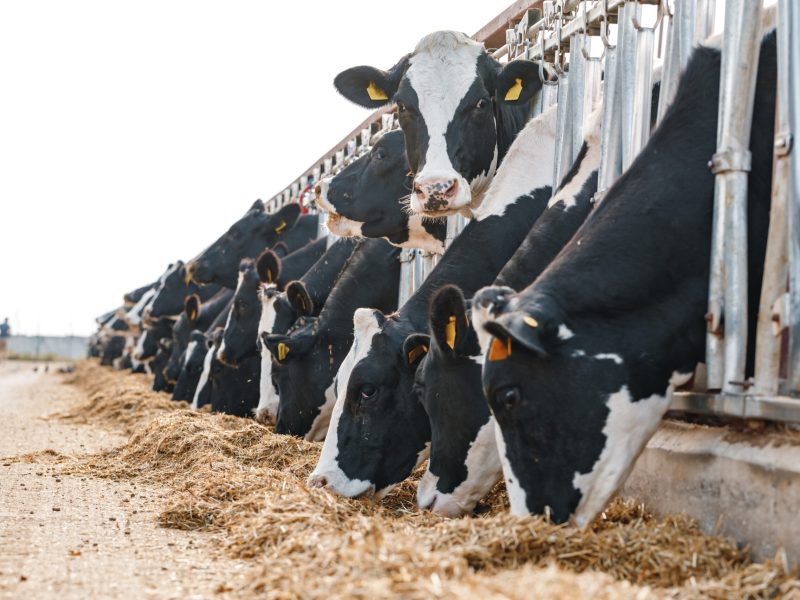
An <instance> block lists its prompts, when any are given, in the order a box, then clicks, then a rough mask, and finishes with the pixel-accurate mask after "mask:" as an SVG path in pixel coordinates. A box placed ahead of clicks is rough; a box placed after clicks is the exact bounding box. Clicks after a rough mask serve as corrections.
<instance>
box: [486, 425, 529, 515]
mask: <svg viewBox="0 0 800 600" xmlns="http://www.w3.org/2000/svg"><path fill="white" fill-rule="evenodd" d="M492 421H493V423H494V436H495V441H496V442H497V454H498V455H499V456H500V464H501V465H502V467H503V477H504V479H505V481H506V491H507V492H508V502H509V504H510V505H511V514H512V515H514V516H517V517H523V516H525V515H527V514H528V513H529V511H528V501H527V495H526V494H525V490H524V489H522V486H521V485H520V484H519V477H517V476H516V475H515V474H514V469H513V468H512V467H511V461H509V460H508V456H507V455H506V442H505V440H504V439H503V431H502V430H501V429H500V425H498V424H497V421H495V420H494V419H492Z"/></svg>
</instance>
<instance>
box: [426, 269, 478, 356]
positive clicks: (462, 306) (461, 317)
mask: <svg viewBox="0 0 800 600" xmlns="http://www.w3.org/2000/svg"><path fill="white" fill-rule="evenodd" d="M430 329H431V333H432V334H433V337H434V339H435V340H436V344H437V346H438V347H439V348H441V349H442V351H444V352H447V351H451V352H455V353H456V354H464V347H465V346H466V343H467V336H468V335H469V332H470V322H469V318H468V317H467V305H466V302H465V301H464V295H463V294H462V293H461V290H460V289H458V287H456V286H454V285H446V286H444V287H442V288H441V289H440V290H439V291H437V292H436V293H435V294H434V296H433V299H432V300H431V312H430Z"/></svg>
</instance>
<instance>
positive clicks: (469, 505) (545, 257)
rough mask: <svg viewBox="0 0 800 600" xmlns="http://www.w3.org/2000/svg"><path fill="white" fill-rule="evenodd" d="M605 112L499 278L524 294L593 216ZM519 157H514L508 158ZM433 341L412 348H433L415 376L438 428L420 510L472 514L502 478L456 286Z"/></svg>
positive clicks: (478, 362)
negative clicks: (582, 225) (586, 220)
mask: <svg viewBox="0 0 800 600" xmlns="http://www.w3.org/2000/svg"><path fill="white" fill-rule="evenodd" d="M601 116H602V114H601V111H597V112H596V113H595V114H594V115H592V116H591V117H590V118H589V120H588V126H587V131H586V132H585V135H584V143H583V145H582V146H581V149H580V152H579V153H578V156H577V157H576V159H575V163H574V164H573V166H572V168H570V170H569V172H568V173H567V174H566V175H565V176H564V179H563V180H562V182H561V185H560V187H559V190H558V191H557V192H556V193H555V194H554V195H553V197H552V198H551V199H550V200H549V202H548V205H547V209H546V210H545V211H544V212H543V213H542V216H541V217H539V219H538V220H537V221H536V223H534V225H533V227H532V228H531V230H530V232H528V235H527V236H526V237H525V240H524V241H523V242H522V244H521V245H520V247H519V248H518V249H517V251H516V252H515V253H514V255H513V256H512V257H511V260H509V261H508V262H507V263H506V265H505V266H504V267H503V269H502V270H501V271H500V273H499V274H498V276H497V278H496V279H495V282H494V283H495V285H506V286H509V287H512V288H514V289H522V288H524V287H525V286H526V285H527V284H528V283H530V282H531V281H532V280H534V279H535V278H536V277H537V276H538V275H539V273H541V272H542V271H543V270H544V268H545V267H546V266H547V264H548V263H549V262H550V261H551V260H552V259H553V258H554V257H555V255H556V254H557V253H558V251H559V250H560V249H561V248H562V247H563V246H564V244H566V242H567V241H569V239H570V238H571V237H572V235H573V234H574V233H575V231H576V230H577V228H578V227H579V226H580V224H581V223H582V222H583V221H584V220H585V219H586V217H587V215H588V214H589V212H590V211H591V207H592V202H593V198H594V194H595V192H596V191H597V174H598V168H599V165H600V124H601ZM511 160H513V159H512V157H509V158H508V159H507V163H506V164H509V162H508V161H511ZM429 329H430V336H428V335H425V334H417V336H418V337H417V338H416V339H410V340H407V342H406V344H407V345H409V348H413V347H420V346H425V347H427V348H429V350H428V351H427V352H426V353H425V355H424V357H423V358H422V359H421V361H420V364H419V366H418V367H417V370H416V373H415V375H414V394H415V396H416V398H415V399H414V400H415V401H414V402H412V403H411V404H410V405H409V410H415V409H416V410H418V411H423V410H424V411H425V413H427V417H428V420H429V421H430V428H431V453H430V460H429V461H428V468H427V469H426V471H425V474H424V476H423V477H422V479H421V480H420V482H419V485H418V487H417V503H418V504H419V506H420V508H423V509H430V510H432V511H433V512H436V513H440V514H444V515H447V516H456V515H459V514H463V513H468V512H471V511H472V510H473V509H474V507H475V505H476V504H477V502H478V500H480V499H481V498H482V497H483V496H484V495H486V494H487V493H488V492H489V490H491V488H492V487H493V486H494V484H495V483H496V482H497V481H498V480H499V479H500V478H501V477H502V470H501V465H500V457H499V455H498V454H497V446H496V442H495V425H494V419H493V418H491V415H490V413H489V407H488V403H487V401H486V397H485V396H484V395H483V386H482V384H481V367H482V365H483V362H484V353H483V352H482V351H481V348H480V345H479V343H478V338H477V336H476V332H475V330H474V329H473V328H472V326H471V321H470V311H469V310H468V307H467V303H466V301H465V300H464V297H463V295H462V293H461V291H460V290H459V289H458V288H456V287H455V286H445V287H443V288H441V289H440V290H439V291H438V292H437V293H436V294H435V295H434V297H433V299H432V301H431V309H430V327H429Z"/></svg>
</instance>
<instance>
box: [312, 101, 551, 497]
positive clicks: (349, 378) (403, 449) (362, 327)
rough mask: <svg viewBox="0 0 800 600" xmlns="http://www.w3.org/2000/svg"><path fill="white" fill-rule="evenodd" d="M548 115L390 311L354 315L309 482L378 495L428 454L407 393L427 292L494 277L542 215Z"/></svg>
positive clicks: (468, 288) (523, 137)
mask: <svg viewBox="0 0 800 600" xmlns="http://www.w3.org/2000/svg"><path fill="white" fill-rule="evenodd" d="M555 116H556V111H555V110H554V109H548V110H547V111H545V113H543V114H542V115H540V116H539V117H537V118H536V119H533V120H531V121H530V123H528V125H527V126H526V127H525V129H524V130H523V131H522V132H521V133H520V135H519V136H518V137H517V139H516V141H515V142H514V145H513V146H512V148H511V150H510V151H509V155H508V157H507V158H506V161H505V162H504V164H503V167H502V168H501V169H500V171H499V172H498V174H497V176H496V177H495V178H494V180H493V181H492V184H491V186H490V189H489V191H488V192H487V198H486V200H485V201H484V202H483V204H482V205H481V207H480V209H479V210H478V211H477V214H476V217H475V219H474V220H473V221H471V222H470V223H469V224H468V225H467V226H466V228H465V229H464V231H463V232H462V233H461V234H460V235H459V236H458V237H457V238H456V239H455V240H454V241H453V243H452V245H451V246H450V247H449V248H448V249H447V251H446V252H445V253H444V255H443V256H442V259H441V260H440V261H439V263H438V264H437V265H436V267H435V268H434V270H433V271H432V272H431V274H430V275H429V276H428V277H427V279H426V280H425V281H424V282H423V283H422V285H421V286H420V287H419V288H418V289H417V291H416V292H415V293H414V294H413V295H412V296H411V298H410V299H409V300H408V301H407V302H406V304H405V305H404V306H402V307H401V308H400V310H399V312H398V313H397V314H396V315H388V316H386V315H384V314H382V313H380V312H378V311H374V310H369V309H361V310H359V311H357V312H356V314H355V317H354V319H353V321H354V325H355V337H356V341H355V342H354V344H353V348H352V351H351V353H350V354H349V355H348V357H347V359H345V361H344V362H343V364H342V368H341V369H340V370H339V373H338V375H337V382H336V393H337V398H336V406H335V408H334V411H333V416H332V419H331V424H330V427H329V429H328V435H327V436H326V438H325V444H324V446H323V450H322V455H321V456H320V460H319V464H318V465H317V467H316V468H315V470H314V472H313V473H312V475H311V477H310V479H309V483H310V484H311V485H317V486H326V487H328V488H330V489H331V490H333V491H334V492H336V493H338V494H341V495H344V496H357V495H360V494H362V493H364V492H366V491H368V490H370V489H373V490H375V491H376V492H377V493H378V494H379V495H383V494H385V493H386V492H388V491H389V489H391V487H392V486H394V485H395V484H396V483H398V482H400V481H402V480H403V479H405V478H406V477H408V476H409V475H410V474H411V471H412V470H413V469H414V467H415V466H416V465H417V464H418V463H419V462H420V460H422V459H424V458H425V457H426V456H427V452H428V446H429V444H430V440H431V430H430V424H429V421H428V417H427V415H426V414H425V412H424V411H419V410H418V404H417V401H416V398H415V397H414V392H413V383H414V372H415V370H416V367H417V366H418V364H419V360H420V358H421V357H422V356H423V355H424V352H425V349H426V346H425V344H424V343H417V344H412V343H411V342H413V341H414V340H415V339H416V340H418V338H417V336H416V335H415V334H419V333H423V332H425V331H427V329H428V309H429V305H430V300H431V298H432V297H433V294H434V293H435V292H436V290H438V289H439V288H440V287H442V286H443V285H446V284H454V285H458V286H459V287H460V288H461V289H463V290H464V294H466V295H468V296H469V295H472V294H473V293H474V292H475V291H476V290H478V289H479V288H480V287H482V286H483V285H485V283H484V282H490V281H494V278H495V277H496V276H497V273H498V272H499V271H500V269H501V268H502V267H503V265H505V263H506V262H507V261H508V260H509V259H510V258H511V256H512V255H513V254H514V251H515V250H516V249H517V247H518V246H519V245H520V243H522V240H523V239H524V238H525V236H526V234H527V233H528V231H529V230H530V228H531V227H532V225H533V223H534V222H535V221H536V220H537V219H538V218H539V216H540V215H541V214H542V212H543V211H544V209H545V207H546V205H547V202H548V200H549V198H550V196H551V191H552V188H551V180H552V176H553V155H554V148H555ZM409 336H411V337H409ZM407 338H409V343H405V342H406V339H407ZM418 341H419V340H418Z"/></svg>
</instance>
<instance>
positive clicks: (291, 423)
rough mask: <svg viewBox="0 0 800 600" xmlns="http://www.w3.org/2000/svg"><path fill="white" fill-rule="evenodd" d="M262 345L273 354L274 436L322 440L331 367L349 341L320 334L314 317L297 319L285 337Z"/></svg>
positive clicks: (327, 417)
mask: <svg viewBox="0 0 800 600" xmlns="http://www.w3.org/2000/svg"><path fill="white" fill-rule="evenodd" d="M262 341H263V343H264V345H265V347H266V348H268V349H269V351H270V353H271V354H272V358H273V364H272V382H273V386H274V389H275V390H276V391H277V394H278V398H279V400H278V409H277V415H276V422H275V432H276V433H283V434H290V435H297V436H303V437H305V438H306V439H308V440H321V439H322V438H323V437H324V435H325V432H326V431H327V429H328V422H329V421H330V414H331V410H332V409H333V403H334V401H335V397H334V396H333V390H332V383H333V378H334V376H335V375H336V372H335V366H334V365H336V364H339V360H337V358H341V356H342V355H343V354H344V353H346V352H347V345H348V344H349V340H342V339H334V337H333V336H331V335H329V334H328V333H327V332H325V331H321V330H320V329H319V319H318V318H317V317H300V318H299V319H298V320H297V322H296V323H295V324H294V326H292V328H290V329H289V331H288V332H287V333H286V334H283V335H282V334H272V335H269V336H264V337H263V338H262Z"/></svg>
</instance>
